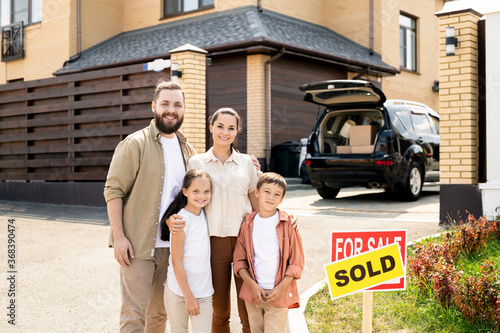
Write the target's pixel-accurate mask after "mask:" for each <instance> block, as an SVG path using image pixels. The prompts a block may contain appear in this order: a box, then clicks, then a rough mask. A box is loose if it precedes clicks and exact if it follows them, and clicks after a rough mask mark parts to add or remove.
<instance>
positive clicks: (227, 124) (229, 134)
mask: <svg viewBox="0 0 500 333" xmlns="http://www.w3.org/2000/svg"><path fill="white" fill-rule="evenodd" d="M210 132H211V133H212V138H213V140H214V145H221V146H230V145H231V143H233V141H234V138H236V135H237V134H238V124H237V121H236V117H235V116H233V115H230V114H223V113H222V114H219V116H218V117H217V119H216V120H215V121H214V123H213V125H211V126H210Z"/></svg>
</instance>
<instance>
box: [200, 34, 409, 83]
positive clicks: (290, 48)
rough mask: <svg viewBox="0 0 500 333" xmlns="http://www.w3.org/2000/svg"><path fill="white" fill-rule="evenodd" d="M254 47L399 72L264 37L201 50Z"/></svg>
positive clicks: (340, 63) (218, 50)
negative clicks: (275, 49) (283, 50)
mask: <svg viewBox="0 0 500 333" xmlns="http://www.w3.org/2000/svg"><path fill="white" fill-rule="evenodd" d="M255 45H262V46H272V47H276V48H278V49H283V48H286V53H287V54H292V53H294V54H296V55H309V56H311V57H313V58H315V59H317V60H321V61H327V62H329V63H334V64H338V65H341V66H349V67H352V68H356V69H366V68H368V67H369V68H370V71H371V72H377V73H381V74H382V73H385V74H386V75H387V74H389V75H395V74H399V73H400V72H401V71H399V70H398V69H396V68H388V67H382V66H377V65H374V64H369V63H366V62H362V61H357V60H353V59H350V58H345V57H341V56H332V55H331V54H327V53H323V52H318V51H314V50H311V49H308V48H303V47H297V46H294V45H290V44H285V43H281V42H277V41H274V40H270V39H268V38H264V37H256V38H252V39H247V40H244V41H238V42H235V43H230V44H223V45H217V46H212V47H210V46H209V47H204V48H203V49H205V50H206V51H208V52H209V53H210V54H212V53H214V52H222V51H228V50H231V49H234V48H244V47H249V46H255Z"/></svg>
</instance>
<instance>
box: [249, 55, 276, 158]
mask: <svg viewBox="0 0 500 333" xmlns="http://www.w3.org/2000/svg"><path fill="white" fill-rule="evenodd" d="M269 58H270V57H269V56H268V55H263V54H254V55H249V56H247V96H248V97H247V110H248V112H247V126H246V127H247V153H248V154H251V155H254V156H255V157H257V158H259V159H264V158H265V157H266V151H265V150H266V100H265V98H266V90H265V89H266V86H265V63H266V61H267V60H268V59H269Z"/></svg>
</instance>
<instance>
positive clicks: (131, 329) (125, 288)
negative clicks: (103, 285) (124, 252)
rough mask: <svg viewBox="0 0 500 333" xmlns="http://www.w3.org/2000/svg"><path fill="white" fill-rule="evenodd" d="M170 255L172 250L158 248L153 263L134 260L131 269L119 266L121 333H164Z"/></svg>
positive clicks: (147, 260) (149, 260)
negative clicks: (164, 295) (164, 299)
mask: <svg viewBox="0 0 500 333" xmlns="http://www.w3.org/2000/svg"><path fill="white" fill-rule="evenodd" d="M169 255H170V248H157V249H155V254H154V257H153V258H152V260H151V259H131V263H132V264H131V265H130V266H129V267H123V266H120V285H121V293H122V308H121V312H120V332H122V333H139V332H140V333H143V332H148V333H157V332H161V333H165V328H166V325H167V312H166V311H165V305H164V304H163V293H164V286H163V284H164V283H165V281H166V280H167V268H168V257H169Z"/></svg>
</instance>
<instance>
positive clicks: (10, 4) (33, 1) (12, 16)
mask: <svg viewBox="0 0 500 333" xmlns="http://www.w3.org/2000/svg"><path fill="white" fill-rule="evenodd" d="M26 1H27V5H28V7H27V8H23V9H21V11H23V12H26V13H25V15H24V16H25V17H24V18H23V19H22V20H21V19H20V18H19V12H14V10H15V8H16V7H17V6H16V4H18V3H19V2H20V1H19V0H0V26H7V25H10V24H15V23H17V22H20V21H23V25H24V26H27V25H31V24H34V23H39V22H41V21H42V2H43V0H26Z"/></svg>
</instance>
